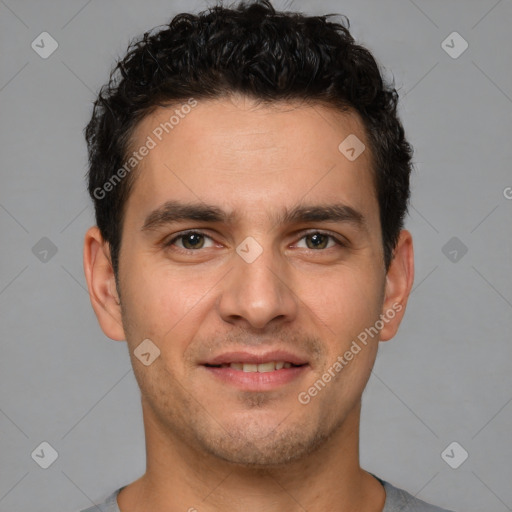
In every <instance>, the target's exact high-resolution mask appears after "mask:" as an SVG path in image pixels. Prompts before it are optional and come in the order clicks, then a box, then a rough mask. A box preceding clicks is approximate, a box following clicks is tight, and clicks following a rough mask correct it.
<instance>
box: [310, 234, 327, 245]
mask: <svg viewBox="0 0 512 512" xmlns="http://www.w3.org/2000/svg"><path fill="white" fill-rule="evenodd" d="M310 237H311V238H310V240H311V241H312V243H313V246H314V247H319V246H321V245H324V242H325V240H322V238H325V237H324V235H321V234H320V233H315V234H314V235H310Z"/></svg>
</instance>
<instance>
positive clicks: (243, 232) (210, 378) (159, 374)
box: [89, 97, 411, 465]
mask: <svg viewBox="0 0 512 512" xmlns="http://www.w3.org/2000/svg"><path fill="white" fill-rule="evenodd" d="M177 108H178V109H179V106H178V107H177ZM172 110H174V107H173V108H172V109H163V108H162V109H160V110H158V111H156V112H155V113H154V114H152V115H150V116H148V117H146V118H145V119H144V120H143V121H142V122H141V124H140V125H139V126H138V128H137V131H136V137H135V140H134V147H136V148H139V147H140V146H142V145H143V144H145V143H147V141H148V136H150V137H151V138H152V140H153V141H154V142H155V145H154V147H152V148H151V149H150V151H149V152H148V154H147V156H145V157H144V159H143V160H142V161H141V163H140V164H139V168H138V170H137V175H136V180H135V182H134V187H133V189H132V191H131V194H130V197H129V199H128V201H127V203H126V213H125V220H124V225H123V231H122V245H121V249H120V267H119V296H120V301H121V304H120V306H117V305H116V304H115V303H114V302H109V299H108V297H107V295H109V294H111V295H115V286H114V285H113V278H112V275H111V274H110V275H109V276H108V278H107V277H105V280H109V286H108V291H106V292H105V296H104V297H103V299H104V300H103V306H104V307H103V309H102V308H98V309H96V308H95V309H96V310H97V313H98V318H99V319H100V323H101V325H102V327H103V329H104V331H105V333H106V334H107V335H108V336H109V337H111V338H113V339H120V340H121V339H126V340H127V342H128V345H129V349H130V357H131V359H132V364H133V368H134V373H135V376H136V379H137V381H138V384H139V386H140V388H141V394H142V401H143V410H144V415H145V424H146V428H148V425H151V427H150V428H152V429H155V430H158V431H159V432H160V433H161V437H162V438H165V439H166V440H167V441H168V442H170V443H176V442H179V443H185V445H187V446H189V447H191V448H193V449H194V450H197V451H200V452H203V453H205V452H206V453H209V454H211V455H214V456H216V457H219V458H221V459H223V460H227V461H231V462H234V463H238V464H249V465H252V464H258V465H275V464H282V463H286V462H290V461H292V460H295V459H298V458H301V457H304V456H305V455H307V454H309V453H311V452H313V451H314V450H315V449H317V448H318V447H319V446H320V445H322V444H323V443H325V442H326V440H328V439H330V438H332V437H333V436H334V435H336V433H337V432H339V431H340V429H341V427H342V425H343V424H344V422H345V421H346V419H347V418H348V417H349V415H350V414H353V411H354V410H355V409H356V408H357V406H358V404H359V401H360V397H361V394H362V391H363V389H364V386H365V385H366V382H367V380H368V378H369V375H370V371H371V368H372V366H373V363H374V359H375V356H376V352H377V345H378V339H379V336H380V338H382V339H387V338H389V337H391V336H392V335H393V334H394V333H395V331H396V329H397V327H398V324H399V321H400V319H401V314H402V313H400V312H399V311H400V310H401V309H403V308H404V307H405V302H406V299H407V291H408V289H410V284H411V283H410V276H409V278H407V279H409V280H407V279H404V278H403V272H402V273H400V272H401V271H399V270H396V271H395V270H393V269H394V267H393V265H392V267H391V269H390V272H389V273H388V275H386V272H385V269H384V263H383V248H382V239H381V227H380V221H379V208H378V202H377V199H376V192H375V187H374V182H373V179H372V173H371V171H370V154H369V151H370V150H369V147H368V144H367V139H366V137H365V133H364V129H363V126H362V123H361V122H360V120H359V118H358V117H357V116H356V115H355V114H349V113H345V114H342V113H339V112H337V111H335V110H333V109H330V108H327V107H321V106H318V105H317V106H314V107H312V106H297V105H291V104H275V105H273V106H261V105H260V106H256V105H255V104H254V103H253V102H251V101H250V100H248V99H244V98H241V97H237V98H229V99H222V100H215V101H213V100H208V101H201V102H198V103H197V105H196V106H194V107H193V108H192V109H186V110H187V111H188V110H190V112H188V113H187V114H186V115H182V116H180V118H179V122H177V123H176V124H174V125H173V128H172V129H169V133H166V132H165V131H164V132H163V133H160V132H161V131H162V130H160V131H158V130H157V131H156V132H155V129H156V128H157V127H159V126H161V123H165V122H166V121H169V118H170V115H172ZM155 133H158V134H160V135H159V137H157V136H156V135H155ZM351 134H352V135H355V136H356V137H357V138H358V139H359V140H360V141H361V142H363V143H364V144H365V145H366V149H365V150H364V151H363V152H362V153H361V154H360V155H359V156H358V157H357V158H356V159H355V160H354V159H353V158H352V159H349V158H347V157H346V156H345V154H343V153H342V152H341V151H340V149H338V146H339V145H340V143H341V142H342V141H343V140H344V139H345V138H346V137H347V136H349V135H351ZM160 138H161V140H160ZM150 145H151V146H153V144H150ZM349 154H350V153H349ZM98 252H100V251H98ZM402 266H403V265H402ZM106 267H107V265H106V264H105V266H104V267H103V268H106ZM400 268H401V267H400ZM98 275H101V273H98ZM104 275H105V276H106V274H104ZM396 276H399V277H396ZM92 281H93V278H91V279H90V281H89V282H90V283H91V284H90V286H92V287H94V283H93V282H92ZM105 288H106V287H105ZM397 300H398V302H401V305H400V307H393V306H392V304H394V303H397ZM391 309H394V314H393V317H392V318H391V319H389V316H390V315H388V313H387V312H388V310H391ZM105 310H109V314H108V315H106V314H105ZM117 315H119V322H118V323H116V322H112V320H111V319H112V318H115V317H116V316H117ZM380 315H388V316H386V318H387V320H386V321H385V322H384V321H382V318H383V317H381V316H380ZM379 320H380V322H379ZM121 324H122V328H121V327H120V325H121ZM376 325H377V328H378V330H379V331H380V334H378V335H374V334H373V335H372V336H369V335H368V329H369V328H372V327H373V331H371V332H375V326H376ZM365 329H366V331H365ZM364 332H366V333H367V335H366V343H363V342H362V341H361V340H362V339H363V338H364V335H362V333H364ZM358 337H359V338H358ZM146 339H149V340H151V342H147V341H146V342H145V343H146V344H148V343H149V344H148V345H143V346H144V347H146V349H145V350H144V352H146V353H147V352H149V353H150V354H152V355H150V356H149V357H148V356H145V357H146V358H147V359H149V360H152V359H153V357H154V355H155V354H157V353H158V350H159V355H158V356H157V357H156V358H155V359H154V360H152V362H151V363H150V364H148V365H145V364H143V363H141V361H140V360H139V358H138V357H136V356H135V352H137V347H139V345H140V344H141V342H143V340H146ZM358 340H359V341H358ZM354 342H355V343H356V345H357V346H358V347H359V351H357V349H356V348H355V346H354ZM147 347H149V350H148V349H147ZM134 351H135V352H134ZM349 352H351V353H352V357H350V356H349V355H348V354H347V353H349ZM336 362H338V364H336ZM283 363H284V364H283ZM340 366H341V367H342V368H340ZM255 370H257V371H255ZM319 381H321V382H319ZM315 383H316V384H315ZM315 390H316V392H315Z"/></svg>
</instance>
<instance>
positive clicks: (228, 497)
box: [118, 402, 385, 512]
mask: <svg viewBox="0 0 512 512" xmlns="http://www.w3.org/2000/svg"><path fill="white" fill-rule="evenodd" d="M148 409H149V408H148V407H147V406H145V405H144V403H143V412H144V423H145V432H146V453H147V460H146V473H145V474H144V475H143V476H142V477H141V478H139V479H138V480H137V481H135V482H133V483H132V484H130V485H129V486H127V487H126V488H125V489H123V491H121V492H120V493H119V496H118V504H119V507H120V510H121V512H142V511H143V510H152V511H153V512H171V511H175V510H182V511H189V512H195V511H197V512H220V511H226V510H251V511H254V512H258V511H263V510H264V511H265V512H278V511H279V512H299V511H300V512H303V511H304V510H307V511H308V512H320V511H324V510H332V511H339V512H342V511H343V512H348V511H356V510H367V511H372V512H381V511H382V508H383V506H384V501H385V492H384V488H383V487H382V485H381V484H380V483H379V482H378V481H377V480H376V479H375V478H374V477H372V476H371V475H370V474H369V473H367V472H366V471H364V470H362V469H361V467H360V465H359V419H360V410H361V406H360V402H359V403H358V404H357V405H356V407H355V408H354V409H353V410H352V411H350V413H349V414H348V415H347V417H346V418H345V420H344V422H343V424H342V425H341V426H340V427H339V428H338V429H337V431H336V432H335V433H334V434H333V436H332V437H331V438H329V439H328V440H327V441H326V442H324V444H323V445H322V446H320V447H318V449H317V450H315V451H314V452H313V453H311V454H310V455H309V456H308V457H306V458H302V459H300V460H297V461H294V462H291V463H287V464H286V465H280V466H264V467H247V466H240V465H238V464H233V463H230V462H227V461H224V460H219V459H218V458H217V457H214V456H211V455H209V454H205V453H203V452H201V453H199V452H198V451H197V450H195V449H194V447H191V446H189V445H187V444H186V443H183V442H182V440H180V439H176V438H174V437H172V436H171V437H170V436H169V434H168V433H167V432H166V431H165V429H163V428H161V426H160V425H159V424H158V422H157V420H156V419H155V417H154V416H153V415H152V414H151V411H149V410H148Z"/></svg>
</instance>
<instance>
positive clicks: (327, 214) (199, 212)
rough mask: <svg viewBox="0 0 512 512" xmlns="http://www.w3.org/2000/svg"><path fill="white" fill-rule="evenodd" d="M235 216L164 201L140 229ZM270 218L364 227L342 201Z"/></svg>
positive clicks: (357, 214)
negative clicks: (340, 223)
mask: <svg viewBox="0 0 512 512" xmlns="http://www.w3.org/2000/svg"><path fill="white" fill-rule="evenodd" d="M234 219H235V214H234V213H228V212H226V211H224V210H222V209H221V208H219V207H218V206H215V205H209V204H205V203H182V202H179V201H167V202H166V203H164V204H163V205H162V206H160V207H158V208H157V209H155V210H153V211H152V212H151V213H150V214H149V215H148V216H147V217H146V219H145V220H144V224H143V226H142V228H141V231H149V230H155V229H158V228H159V227H161V226H164V225H167V224H172V223H175V222H179V221H183V220H189V221H200V222H212V223H214V222H222V223H225V224H231V223H233V221H234ZM270 219H271V221H272V222H273V223H274V224H294V223H299V222H348V223H350V224H354V225H355V226H356V227H359V228H361V229H365V230H366V228H367V223H366V219H365V217H364V215H363V214H362V213H361V212H359V211H357V210H355V209H354V208H352V207H351V206H348V205H346V204H342V203H335V204H327V205H302V206H301V205H299V206H296V207H294V208H292V209H285V210H284V212H282V213H280V214H272V215H270Z"/></svg>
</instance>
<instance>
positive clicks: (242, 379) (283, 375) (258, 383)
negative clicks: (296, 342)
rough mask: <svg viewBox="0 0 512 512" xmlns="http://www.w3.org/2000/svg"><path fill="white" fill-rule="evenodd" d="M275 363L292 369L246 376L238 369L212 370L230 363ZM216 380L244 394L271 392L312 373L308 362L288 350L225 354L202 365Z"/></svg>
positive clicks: (253, 373) (222, 368) (244, 351)
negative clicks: (278, 362) (286, 365)
mask: <svg viewBox="0 0 512 512" xmlns="http://www.w3.org/2000/svg"><path fill="white" fill-rule="evenodd" d="M271 361H283V362H285V363H291V364H293V365H297V366H292V367H291V368H281V369H280V370H274V371H271V372H244V371H243V370H236V369H234V368H230V367H229V366H227V367H219V366H211V365H222V364H230V363H247V364H263V363H269V362H271ZM201 367H202V368H204V369H205V370H206V371H207V372H208V374H209V375H211V376H212V377H213V378H214V379H215V380H217V381H220V382H222V383H224V384H228V385H229V386H234V387H236V388H238V389H240V390H242V391H271V390H273V389H276V388H278V387H281V386H284V385H285V384H289V383H291V382H292V381H294V380H296V379H298V378H300V377H301V376H302V375H304V374H305V372H307V371H308V370H309V369H310V365H309V363H308V361H307V359H306V358H304V357H302V356H300V355H298V354H294V353H292V352H290V351H288V350H271V351H267V352H259V353H258V352H249V351H247V350H239V351H232V352H224V353H222V354H219V355H217V356H214V357H212V358H209V359H208V360H207V361H204V362H202V363H201Z"/></svg>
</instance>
